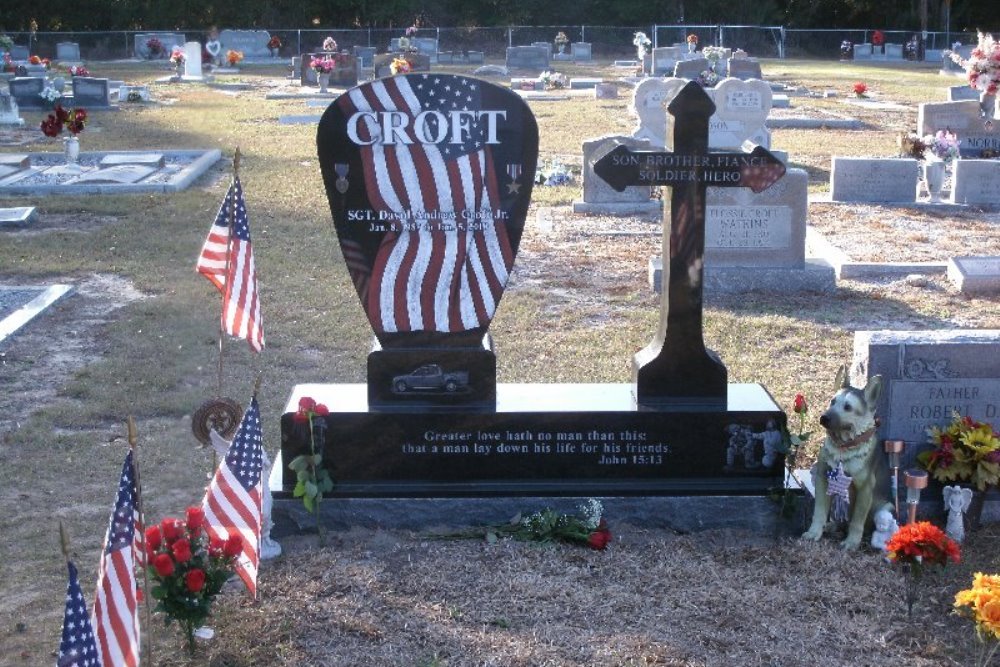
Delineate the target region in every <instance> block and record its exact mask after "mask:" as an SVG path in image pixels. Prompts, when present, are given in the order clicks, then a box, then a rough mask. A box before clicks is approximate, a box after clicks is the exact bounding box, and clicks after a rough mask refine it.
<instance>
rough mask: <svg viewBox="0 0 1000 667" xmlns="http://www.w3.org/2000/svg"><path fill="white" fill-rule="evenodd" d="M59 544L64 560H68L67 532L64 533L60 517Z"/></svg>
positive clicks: (64, 528) (64, 527) (64, 529)
mask: <svg viewBox="0 0 1000 667" xmlns="http://www.w3.org/2000/svg"><path fill="white" fill-rule="evenodd" d="M59 546H60V548H62V554H63V558H65V559H66V562H67V563H68V562H69V534H67V533H66V526H64V525H63V522H62V519H60V520H59Z"/></svg>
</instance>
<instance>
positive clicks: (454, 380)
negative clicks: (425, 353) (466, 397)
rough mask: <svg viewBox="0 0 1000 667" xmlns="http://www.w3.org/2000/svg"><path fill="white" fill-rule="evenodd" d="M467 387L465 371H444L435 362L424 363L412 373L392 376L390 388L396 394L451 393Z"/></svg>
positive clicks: (467, 375) (467, 377)
mask: <svg viewBox="0 0 1000 667" xmlns="http://www.w3.org/2000/svg"><path fill="white" fill-rule="evenodd" d="M468 388H469V374H468V373H467V372H466V371H451V372H445V371H443V370H441V367H440V366H438V365H437V364H425V365H423V366H421V367H420V368H418V369H416V370H415V371H413V372H412V373H407V374H406V375H397V376H395V377H393V378H392V390H393V392H395V393H397V394H405V393H406V392H408V391H446V392H448V393H450V394H453V393H455V392H457V391H465V390H467V389H468Z"/></svg>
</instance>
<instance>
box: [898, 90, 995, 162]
mask: <svg viewBox="0 0 1000 667" xmlns="http://www.w3.org/2000/svg"><path fill="white" fill-rule="evenodd" d="M917 127H918V128H919V131H920V133H921V134H934V133H936V132H937V131H938V130H944V129H949V130H951V131H952V132H954V133H955V134H956V135H958V149H959V152H960V153H961V155H962V157H963V158H976V157H980V156H982V155H983V151H990V152H992V153H993V154H1000V122H997V121H995V120H993V121H991V122H987V119H985V118H983V115H982V109H981V108H980V106H979V101H978V100H976V101H973V100H965V101H960V102H927V103H924V104H921V105H920V106H919V107H918V109H917Z"/></svg>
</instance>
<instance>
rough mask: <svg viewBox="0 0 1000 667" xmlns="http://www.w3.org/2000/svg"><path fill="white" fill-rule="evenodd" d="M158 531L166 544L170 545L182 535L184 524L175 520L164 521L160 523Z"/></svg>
mask: <svg viewBox="0 0 1000 667" xmlns="http://www.w3.org/2000/svg"><path fill="white" fill-rule="evenodd" d="M160 531H162V532H163V538H164V539H165V540H166V541H167V544H171V543H173V542H174V541H175V540H178V539H180V538H181V537H182V536H183V535H184V524H182V523H181V522H180V521H178V520H177V519H164V520H163V521H161V522H160Z"/></svg>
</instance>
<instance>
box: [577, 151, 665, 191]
mask: <svg viewBox="0 0 1000 667" xmlns="http://www.w3.org/2000/svg"><path fill="white" fill-rule="evenodd" d="M622 145H624V146H626V147H628V148H631V149H632V150H652V148H653V147H652V146H651V145H650V143H649V142H648V141H645V140H642V139H634V138H632V137H618V136H611V137H601V138H600V139H593V140H591V141H585V142H583V201H584V202H586V203H588V204H620V203H625V204H628V203H636V202H640V203H647V202H648V201H649V196H650V188H649V186H639V185H633V186H629V187H627V188H625V191H624V192H618V191H616V190H615V189H614V188H612V187H611V186H610V185H608V183H607V181H605V180H604V179H603V178H601V177H600V176H598V175H597V174H595V173H594V163H595V162H597V161H598V160H599V159H601V158H602V157H604V156H605V155H606V154H607V153H609V152H611V151H612V150H613V149H614V148H616V147H618V146H622Z"/></svg>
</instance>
